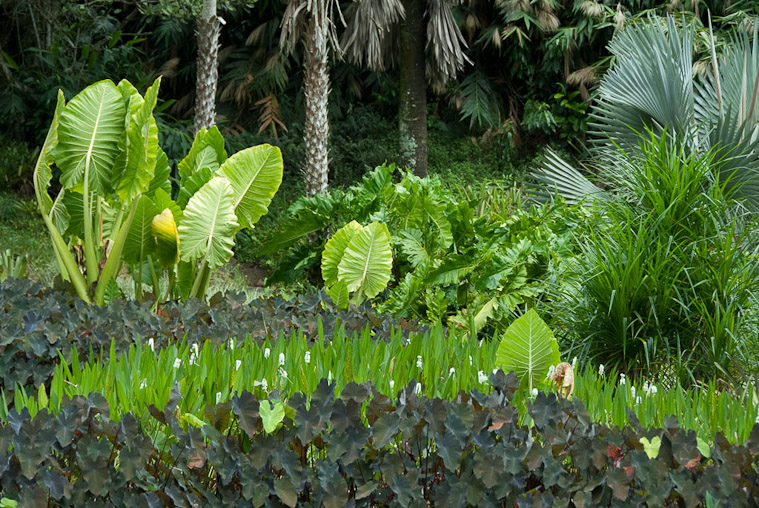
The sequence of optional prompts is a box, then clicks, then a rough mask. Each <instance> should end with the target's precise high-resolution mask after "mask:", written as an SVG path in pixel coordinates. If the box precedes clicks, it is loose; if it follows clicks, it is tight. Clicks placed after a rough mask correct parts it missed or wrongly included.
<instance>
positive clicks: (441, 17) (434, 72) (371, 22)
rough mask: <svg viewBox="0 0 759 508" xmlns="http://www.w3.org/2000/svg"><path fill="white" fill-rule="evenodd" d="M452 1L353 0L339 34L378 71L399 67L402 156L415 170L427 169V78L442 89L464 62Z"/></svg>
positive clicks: (358, 58)
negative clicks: (345, 22)
mask: <svg viewBox="0 0 759 508" xmlns="http://www.w3.org/2000/svg"><path fill="white" fill-rule="evenodd" d="M457 3H458V2H457V1H456V0H356V1H355V2H354V3H353V4H351V6H350V8H349V10H348V11H347V12H346V17H347V18H348V26H347V29H346V31H345V33H344V34H343V37H342V39H341V45H342V47H343V50H344V51H345V53H346V55H347V57H348V59H349V60H351V61H352V62H354V63H356V64H359V65H362V64H363V65H366V66H368V67H369V68H371V69H372V70H375V71H383V70H385V69H387V68H389V67H398V70H399V74H400V110H399V115H398V123H399V131H400V149H401V155H402V157H403V159H404V163H406V164H407V165H408V166H409V167H410V168H413V170H414V173H415V174H417V175H419V176H425V175H426V174H427V82H428V81H429V83H430V84H431V85H432V87H433V90H434V91H436V92H442V91H444V90H445V86H446V83H447V82H448V80H449V79H451V78H453V77H455V76H456V74H457V73H458V72H459V71H461V70H462V69H463V68H464V63H465V62H467V61H468V59H467V57H466V55H465V54H464V48H465V46H466V44H465V42H464V38H463V36H462V35H461V31H460V30H459V27H458V25H457V23H456V20H455V19H454V17H453V13H452V12H451V9H452V8H453V7H454V6H455V5H456V4H457Z"/></svg>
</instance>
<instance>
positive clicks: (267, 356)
mask: <svg viewBox="0 0 759 508" xmlns="http://www.w3.org/2000/svg"><path fill="white" fill-rule="evenodd" d="M270 354H271V349H269V348H268V347H267V348H266V349H264V358H269V355H270Z"/></svg>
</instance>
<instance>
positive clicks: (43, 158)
mask: <svg viewBox="0 0 759 508" xmlns="http://www.w3.org/2000/svg"><path fill="white" fill-rule="evenodd" d="M65 103H66V99H65V98H64V97H63V91H62V90H58V103H57V104H56V105H55V112H54V113H53V121H52V122H50V129H49V130H48V131H47V136H46V137H45V143H43V145H42V149H41V150H40V156H39V157H38V158H37V164H36V166H35V167H34V191H35V192H36V194H37V205H38V206H39V208H40V213H43V214H45V215H48V214H49V213H50V210H51V209H52V208H53V199H52V198H51V197H50V195H49V194H48V192H47V191H48V189H49V188H50V180H52V178H53V173H52V171H51V170H50V165H51V164H52V163H53V160H52V157H51V156H50V153H51V152H52V151H53V149H54V148H55V146H56V145H57V144H58V117H59V116H60V114H61V111H63V108H64V106H65Z"/></svg>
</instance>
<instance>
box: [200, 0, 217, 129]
mask: <svg viewBox="0 0 759 508" xmlns="http://www.w3.org/2000/svg"><path fill="white" fill-rule="evenodd" d="M220 31H221V24H220V23H219V18H218V16H217V15H216V0H203V10H202V12H201V14H200V17H199V18H198V61H197V81H196V83H195V132H198V131H199V130H200V129H203V128H206V129H207V128H209V127H211V126H212V125H214V124H215V123H216V84H217V81H218V79H219V73H218V54H219V32H220Z"/></svg>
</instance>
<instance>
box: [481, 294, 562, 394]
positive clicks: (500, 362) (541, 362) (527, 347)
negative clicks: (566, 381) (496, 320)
mask: <svg viewBox="0 0 759 508" xmlns="http://www.w3.org/2000/svg"><path fill="white" fill-rule="evenodd" d="M560 361H561V359H560V357H559V346H558V344H557V343H556V339H555V338H554V336H553V333H552V332H551V329H550V328H548V325H546V324H545V322H543V320H542V319H540V316H539V315H538V313H537V312H535V309H530V310H529V311H527V313H525V314H524V315H523V316H522V317H520V318H519V319H517V320H516V321H514V322H513V323H512V324H511V326H509V328H508V329H507V330H506V332H505V333H504V334H503V337H502V338H501V343H500V344H499V345H498V351H497V352H496V366H497V367H499V368H502V369H503V370H504V372H509V371H514V373H516V375H517V377H518V378H519V381H520V382H522V383H527V385H528V387H529V389H532V387H533V386H535V385H537V384H538V383H539V382H540V381H541V380H543V379H544V378H545V375H546V373H547V372H548V368H549V367H550V366H551V365H558V364H559V362H560Z"/></svg>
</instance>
